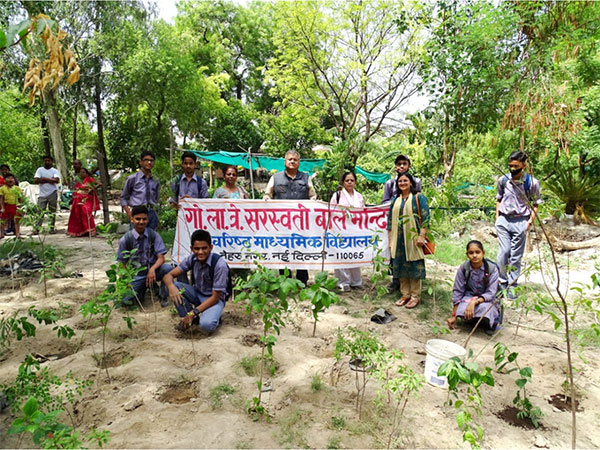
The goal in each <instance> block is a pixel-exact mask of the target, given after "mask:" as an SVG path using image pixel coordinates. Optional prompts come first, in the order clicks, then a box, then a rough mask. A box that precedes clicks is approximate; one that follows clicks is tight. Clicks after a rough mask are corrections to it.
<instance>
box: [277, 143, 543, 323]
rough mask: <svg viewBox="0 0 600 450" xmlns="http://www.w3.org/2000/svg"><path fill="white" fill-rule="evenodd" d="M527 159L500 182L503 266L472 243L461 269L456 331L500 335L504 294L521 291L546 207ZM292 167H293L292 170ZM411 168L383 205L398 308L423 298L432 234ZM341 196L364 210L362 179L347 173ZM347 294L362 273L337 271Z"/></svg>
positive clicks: (513, 161) (337, 198)
mask: <svg viewBox="0 0 600 450" xmlns="http://www.w3.org/2000/svg"><path fill="white" fill-rule="evenodd" d="M526 162H527V155H526V154H525V153H524V152H522V151H515V152H513V153H512V154H511V155H510V156H509V158H508V168H509V174H506V175H502V176H500V177H499V178H498V181H497V191H498V193H497V196H496V200H497V202H496V222H495V227H496V231H497V234H498V247H499V250H498V258H497V262H493V261H490V260H489V259H486V258H485V251H484V248H483V244H482V243H481V242H480V241H477V240H472V241H470V242H469V243H468V244H467V248H466V256H467V258H468V260H467V261H466V262H465V263H464V264H462V265H461V267H460V268H459V270H458V272H457V274H456V278H455V282H454V287H453V290H452V303H453V305H454V307H453V311H452V317H450V318H449V319H448V327H449V328H451V329H452V328H454V327H455V324H456V321H457V318H460V319H462V320H464V321H465V322H467V323H470V324H476V323H481V326H482V327H483V328H484V329H486V330H487V331H488V332H495V331H497V330H498V329H499V327H500V323H501V321H502V305H501V299H499V298H498V297H499V296H500V295H499V294H504V295H505V296H506V297H507V298H509V299H514V298H515V288H516V287H517V281H518V278H519V275H520V272H521V260H522V258H523V254H524V251H525V244H526V240H527V231H528V229H529V228H530V227H531V225H532V223H533V222H534V220H535V217H536V215H537V209H538V205H539V204H540V203H541V196H540V183H539V181H538V180H537V179H535V178H533V176H532V175H531V174H529V173H526V172H525V167H526ZM286 167H287V166H286ZM410 167H411V162H410V159H409V158H408V157H407V156H405V155H399V156H398V157H397V158H396V160H395V161H394V168H395V171H396V174H397V175H396V177H395V178H393V179H390V180H389V181H387V182H386V184H385V187H384V194H383V199H382V203H386V202H389V203H390V207H389V213H388V221H387V229H388V237H389V246H390V266H391V267H390V271H391V273H392V282H391V284H390V286H389V289H390V290H391V291H392V292H394V291H400V298H399V299H398V301H397V302H396V305H397V306H401V307H402V306H403V307H405V308H409V309H411V308H414V307H416V306H417V305H418V304H419V302H420V298H421V283H422V280H423V279H425V276H426V271H425V254H426V251H425V250H426V248H427V249H428V248H429V247H428V246H429V245H430V244H428V237H427V231H428V227H429V223H430V214H429V206H428V202H427V197H425V195H423V194H422V193H421V180H420V179H419V178H417V177H415V176H413V175H412V174H411V173H410ZM340 185H341V190H340V191H338V192H336V193H334V195H333V197H332V198H331V203H332V204H338V205H340V206H354V207H362V206H364V201H363V199H362V196H361V195H360V194H359V193H358V192H357V191H356V189H355V187H356V176H355V175H354V174H353V173H352V172H346V173H344V175H343V176H342V178H341V180H340ZM335 275H336V277H337V278H338V283H339V288H340V290H341V291H348V290H350V289H353V288H355V289H360V288H361V286H362V280H361V274H360V269H336V270H335Z"/></svg>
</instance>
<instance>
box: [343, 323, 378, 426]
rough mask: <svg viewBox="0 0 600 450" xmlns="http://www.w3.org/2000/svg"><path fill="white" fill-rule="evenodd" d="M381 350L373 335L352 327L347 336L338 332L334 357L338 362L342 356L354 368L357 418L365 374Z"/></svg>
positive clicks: (362, 397) (365, 382) (362, 400)
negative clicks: (348, 360)
mask: <svg viewBox="0 0 600 450" xmlns="http://www.w3.org/2000/svg"><path fill="white" fill-rule="evenodd" d="M383 350H385V347H384V346H383V344H382V343H381V342H380V341H379V339H378V338H377V336H375V335H374V334H373V333H370V332H365V331H360V330H359V329H357V328H354V327H350V328H349V329H348V332H347V335H346V334H344V333H342V332H341V330H340V331H339V332H338V339H337V341H336V343H335V354H334V356H335V358H336V359H337V360H338V361H339V360H340V359H341V358H342V356H348V357H349V358H350V364H352V366H351V367H353V368H354V384H355V386H356V405H355V407H356V411H357V412H358V417H359V418H361V416H362V405H363V402H364V398H365V389H366V386H367V382H368V377H367V372H368V371H369V370H372V369H373V368H374V366H375V359H376V357H377V354H378V353H380V352H382V351H383ZM359 372H360V373H361V374H362V375H361V376H359Z"/></svg>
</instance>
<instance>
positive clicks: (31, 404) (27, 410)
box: [23, 397, 38, 417]
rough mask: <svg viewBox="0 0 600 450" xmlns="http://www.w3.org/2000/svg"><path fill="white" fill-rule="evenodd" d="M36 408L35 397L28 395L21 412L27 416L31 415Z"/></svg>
mask: <svg viewBox="0 0 600 450" xmlns="http://www.w3.org/2000/svg"><path fill="white" fill-rule="evenodd" d="M37 409H38V402H37V400H36V399H35V397H30V398H29V400H27V402H26V403H25V405H24V406H23V414H25V415H26V416H28V417H31V416H32V415H33V413H34V412H36V411H37Z"/></svg>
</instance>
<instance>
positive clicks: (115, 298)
mask: <svg viewBox="0 0 600 450" xmlns="http://www.w3.org/2000/svg"><path fill="white" fill-rule="evenodd" d="M134 251H135V250H134ZM140 270H141V268H139V267H133V266H131V265H129V264H122V263H120V262H115V263H113V264H111V266H110V268H109V269H108V270H107V271H106V276H107V277H108V286H106V288H105V289H104V291H102V292H101V293H100V294H99V295H98V296H97V297H95V298H92V299H91V300H88V301H87V302H86V303H84V304H83V305H81V307H80V308H79V311H80V312H81V314H82V315H83V317H84V319H85V318H89V319H92V318H94V317H98V320H99V322H100V324H101V325H102V359H101V360H100V367H102V366H104V369H105V370H106V376H107V378H108V380H109V382H110V374H109V373H108V367H107V366H106V364H104V362H105V361H106V335H107V334H108V333H109V332H110V329H109V328H108V323H109V321H110V317H111V315H112V313H113V311H114V310H115V308H119V307H121V306H122V304H123V303H122V302H123V298H125V297H126V296H127V295H130V294H131V293H133V290H132V289H131V282H132V281H133V279H134V277H135V276H136V275H137V274H138V272H139V271H140ZM123 320H124V321H125V322H126V323H127V328H129V329H130V330H131V329H133V325H135V319H134V318H133V317H131V316H130V315H129V313H128V311H127V310H125V314H124V315H123Z"/></svg>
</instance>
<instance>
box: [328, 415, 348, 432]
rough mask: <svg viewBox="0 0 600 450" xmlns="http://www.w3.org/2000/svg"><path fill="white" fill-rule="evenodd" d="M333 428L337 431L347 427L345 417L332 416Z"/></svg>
mask: <svg viewBox="0 0 600 450" xmlns="http://www.w3.org/2000/svg"><path fill="white" fill-rule="evenodd" d="M331 426H332V427H333V428H335V429H336V430H343V429H344V428H345V427H346V419H345V418H344V416H332V417H331Z"/></svg>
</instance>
